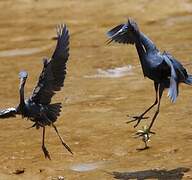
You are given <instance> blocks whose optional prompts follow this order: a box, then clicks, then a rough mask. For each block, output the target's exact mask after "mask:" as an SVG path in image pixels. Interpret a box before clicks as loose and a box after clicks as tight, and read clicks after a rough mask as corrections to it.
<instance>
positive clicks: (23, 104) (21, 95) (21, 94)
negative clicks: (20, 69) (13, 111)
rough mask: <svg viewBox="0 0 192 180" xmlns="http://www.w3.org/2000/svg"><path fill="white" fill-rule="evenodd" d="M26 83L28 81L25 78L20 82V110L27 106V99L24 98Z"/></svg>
mask: <svg viewBox="0 0 192 180" xmlns="http://www.w3.org/2000/svg"><path fill="white" fill-rule="evenodd" d="M25 81H26V79H24V78H22V79H21V80H20V87H19V95H20V103H19V107H20V110H21V109H22V108H23V107H24V106H25V97H24V86H25Z"/></svg>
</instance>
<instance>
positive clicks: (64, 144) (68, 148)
mask: <svg viewBox="0 0 192 180" xmlns="http://www.w3.org/2000/svg"><path fill="white" fill-rule="evenodd" d="M52 126H53V127H54V129H55V131H56V133H57V135H58V137H59V139H60V141H61V143H62V144H63V146H64V147H65V148H66V149H67V150H68V151H69V152H70V153H71V154H73V152H72V150H71V148H70V147H69V146H68V145H67V144H66V143H65V142H64V140H63V138H62V137H61V136H60V134H59V132H58V130H57V127H56V126H55V125H54V124H53V123H52Z"/></svg>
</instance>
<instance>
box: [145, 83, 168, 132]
mask: <svg viewBox="0 0 192 180" xmlns="http://www.w3.org/2000/svg"><path fill="white" fill-rule="evenodd" d="M163 90H164V87H163V86H161V85H160V88H159V102H158V106H157V110H156V112H155V114H154V116H153V119H152V121H151V124H150V125H149V128H148V129H149V132H150V130H151V128H152V126H153V123H154V121H155V119H156V118H157V115H158V114H159V109H160V103H161V97H162V95H163Z"/></svg>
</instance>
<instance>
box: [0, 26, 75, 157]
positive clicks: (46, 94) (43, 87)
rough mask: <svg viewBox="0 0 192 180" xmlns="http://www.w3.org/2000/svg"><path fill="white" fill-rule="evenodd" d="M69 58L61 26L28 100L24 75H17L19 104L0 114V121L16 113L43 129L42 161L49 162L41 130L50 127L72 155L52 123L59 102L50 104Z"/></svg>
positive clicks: (61, 83) (67, 34) (64, 27)
mask: <svg viewBox="0 0 192 180" xmlns="http://www.w3.org/2000/svg"><path fill="white" fill-rule="evenodd" d="M68 57H69V32H68V29H67V27H66V26H65V25H60V26H58V28H57V45H56V49H55V51H54V53H53V55H52V57H51V58H50V59H47V58H46V59H44V66H43V70H42V72H41V74H40V77H39V80H38V83H37V85H36V87H35V88H34V90H33V92H32V94H31V96H30V97H29V98H25V97H24V87H25V83H26V80H27V77H28V74H27V72H25V71H22V72H20V73H19V78H20V87H19V94H20V102H19V105H18V106H17V107H16V108H7V109H4V110H1V111H0V118H9V117H15V116H16V115H17V114H18V115H21V116H22V117H23V118H27V119H30V120H31V121H33V122H34V125H33V126H32V127H36V128H37V129H39V128H42V129H43V139H42V150H43V152H44V154H45V157H46V158H49V159H50V155H49V152H48V150H47V149H46V147H45V142H44V139H45V127H46V126H48V125H49V126H52V127H53V128H54V129H55V131H56V133H57V135H58V137H59V139H60V140H61V143H62V144H63V145H64V147H65V148H66V149H67V150H68V151H69V152H70V153H72V151H71V149H70V148H69V146H68V145H67V144H66V143H65V142H64V140H63V138H62V137H61V136H60V134H59V132H58V130H57V127H56V126H55V124H54V122H55V121H56V120H57V118H58V116H59V115H60V112H61V108H62V106H61V103H54V104H52V103H51V99H52V97H53V95H54V94H55V92H56V91H60V90H61V87H63V85H64V79H65V75H66V63H67V61H68Z"/></svg>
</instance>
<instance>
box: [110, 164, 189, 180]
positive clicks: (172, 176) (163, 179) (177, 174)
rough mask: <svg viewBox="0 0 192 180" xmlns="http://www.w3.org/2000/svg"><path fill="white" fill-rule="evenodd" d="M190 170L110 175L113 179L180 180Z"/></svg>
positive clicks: (153, 170) (148, 171) (114, 173)
mask: <svg viewBox="0 0 192 180" xmlns="http://www.w3.org/2000/svg"><path fill="white" fill-rule="evenodd" d="M189 170H190V169H189V168H185V167H180V168H176V169H172V170H165V169H163V170H157V169H152V170H145V171H135V172H113V173H112V175H113V176H114V177H113V178H114V179H121V180H129V179H137V180H145V179H151V178H153V179H158V180H181V179H182V177H183V176H184V173H185V172H188V171H189Z"/></svg>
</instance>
